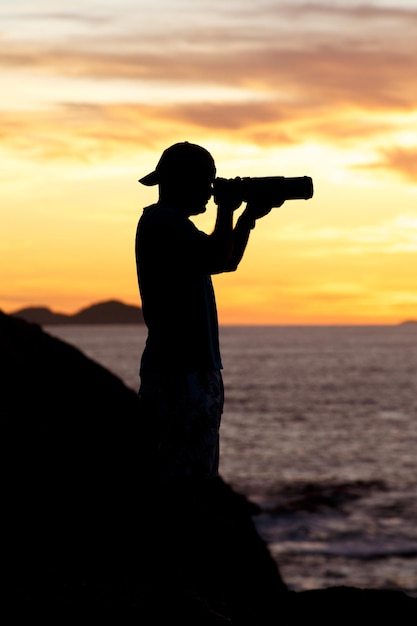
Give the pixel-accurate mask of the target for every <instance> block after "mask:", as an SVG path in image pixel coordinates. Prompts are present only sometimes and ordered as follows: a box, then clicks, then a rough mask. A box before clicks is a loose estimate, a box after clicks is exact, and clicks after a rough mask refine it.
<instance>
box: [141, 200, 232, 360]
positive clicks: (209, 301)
mask: <svg viewBox="0 0 417 626" xmlns="http://www.w3.org/2000/svg"><path fill="white" fill-rule="evenodd" d="M136 264H137V272H138V282H139V289H140V293H141V297H142V310H143V316H144V319H145V323H146V325H147V327H148V338H147V342H146V347H145V350H144V353H143V355H142V362H141V372H145V371H146V372H160V371H169V370H171V371H172V369H174V370H177V371H178V372H193V371H198V370H213V369H222V363H221V358H220V350H219V331H218V321H217V310H216V301H215V296H214V291H213V285H212V281H211V276H210V273H211V272H210V270H211V268H210V242H209V236H208V235H207V234H206V233H203V232H202V231H200V230H198V229H197V227H196V226H195V224H193V223H192V222H191V220H189V219H188V218H187V217H186V216H185V215H182V214H181V213H180V212H178V211H176V210H175V209H172V208H170V207H166V206H161V205H159V204H154V205H152V206H150V207H147V208H145V209H144V212H143V214H142V216H141V218H140V220H139V223H138V228H137V232H136Z"/></svg>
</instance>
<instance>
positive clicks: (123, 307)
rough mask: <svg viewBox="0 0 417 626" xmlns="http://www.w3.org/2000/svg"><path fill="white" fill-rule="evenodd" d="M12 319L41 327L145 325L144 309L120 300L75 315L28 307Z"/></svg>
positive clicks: (93, 305) (88, 308)
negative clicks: (16, 318)
mask: <svg viewBox="0 0 417 626" xmlns="http://www.w3.org/2000/svg"><path fill="white" fill-rule="evenodd" d="M11 316H12V317H19V318H21V319H23V320H25V321H26V322H31V323H34V324H39V325H40V326H54V325H61V326H62V325H69V324H74V325H75V324H78V325H82V324H83V325H88V324H143V323H144V320H143V314H142V309H141V308H140V307H138V306H134V305H131V304H124V303H123V302H120V301H118V300H108V301H106V302H98V303H97V304H92V305H91V306H88V307H86V308H83V309H81V310H80V311H78V312H77V313H74V314H73V315H67V314H65V313H55V312H54V311H51V309H49V308H48V307H44V306H38V307H27V308H24V309H19V310H18V311H14V312H13V313H11Z"/></svg>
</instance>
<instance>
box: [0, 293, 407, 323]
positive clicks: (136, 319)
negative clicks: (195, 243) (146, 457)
mask: <svg viewBox="0 0 417 626" xmlns="http://www.w3.org/2000/svg"><path fill="white" fill-rule="evenodd" d="M10 315H11V316H12V317H20V318H21V319H23V320H25V321H26V322H31V323H34V324H39V325H40V326H54V325H55V326H57V325H60V326H62V325H70V324H73V325H77V324H78V325H88V324H91V325H93V324H97V325H99V324H115V325H116V324H144V323H145V322H144V319H143V313H142V309H141V307H139V306H134V305H132V304H124V303H123V302H120V301H119V300H107V301H105V302H98V303H96V304H92V305H90V306H88V307H85V308H83V309H81V310H80V311H78V312H77V313H74V314H72V315H67V314H65V313H56V312H55V311H52V310H51V309H49V308H48V307H46V306H33V307H26V308H23V309H19V310H18V311H14V312H13V313H10ZM394 326H395V324H394ZM396 326H408V327H410V326H411V327H413V328H414V326H415V327H416V328H417V319H415V320H413V319H410V320H404V321H402V322H399V323H398V324H396Z"/></svg>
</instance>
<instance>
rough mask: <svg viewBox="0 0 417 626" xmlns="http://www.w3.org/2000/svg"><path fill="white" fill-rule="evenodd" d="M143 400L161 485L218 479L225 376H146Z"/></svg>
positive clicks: (210, 373)
mask: <svg viewBox="0 0 417 626" xmlns="http://www.w3.org/2000/svg"><path fill="white" fill-rule="evenodd" d="M139 397H140V399H141V402H142V406H143V408H144V415H145V416H146V417H145V419H148V420H150V422H151V423H148V424H147V430H148V431H150V432H151V440H152V442H151V445H153V447H154V459H155V463H156V471H157V472H158V474H159V478H160V480H161V481H166V480H171V479H174V480H177V479H183V478H194V479H200V478H210V477H214V476H218V470H219V429H220V421H221V415H222V413H223V405H224V388H223V379H222V375H221V372H220V371H219V370H212V371H203V372H200V371H199V372H193V373H191V374H183V375H181V374H178V373H176V372H169V373H163V374H162V373H157V374H156V373H151V374H146V373H145V374H144V373H142V375H141V386H140V390H139Z"/></svg>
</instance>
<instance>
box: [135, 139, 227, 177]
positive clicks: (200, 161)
mask: <svg viewBox="0 0 417 626" xmlns="http://www.w3.org/2000/svg"><path fill="white" fill-rule="evenodd" d="M201 170H205V171H209V172H210V173H213V177H214V176H215V174H216V166H215V164H214V160H213V157H212V156H211V154H210V152H208V151H207V150H206V149H205V148H202V147H201V146H198V145H197V144H195V143H189V142H188V141H183V142H180V143H175V144H174V145H172V146H170V147H169V148H167V149H166V150H164V152H163V153H162V155H161V158H160V159H159V161H158V164H157V166H156V168H155V170H154V171H153V172H151V173H150V174H147V175H146V176H144V177H143V178H140V179H139V182H140V183H142V185H146V186H148V187H150V186H151V185H157V184H158V183H159V182H161V180H163V179H164V178H166V177H168V176H169V177H171V176H173V175H174V176H175V175H178V176H180V175H184V176H189V175H190V174H191V175H192V174H194V173H197V172H199V171H201Z"/></svg>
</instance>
